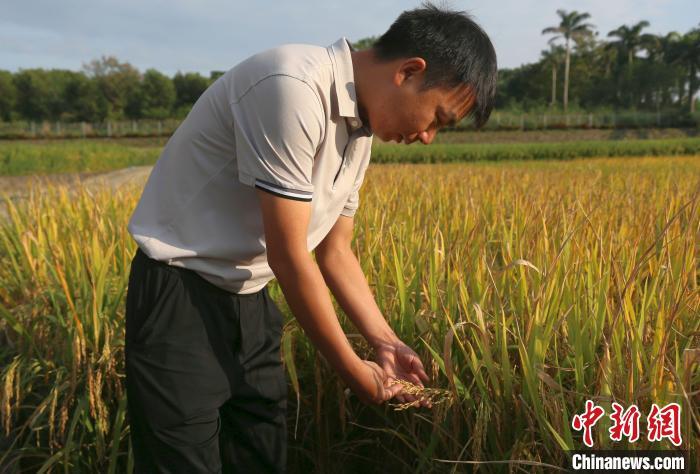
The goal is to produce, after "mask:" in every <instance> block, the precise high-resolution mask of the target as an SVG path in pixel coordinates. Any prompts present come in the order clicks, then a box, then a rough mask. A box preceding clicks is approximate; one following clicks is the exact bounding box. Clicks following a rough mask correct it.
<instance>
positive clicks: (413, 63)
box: [394, 56, 427, 86]
mask: <svg viewBox="0 0 700 474" xmlns="http://www.w3.org/2000/svg"><path fill="white" fill-rule="evenodd" d="M426 66H427V63H426V62H425V59H423V58H421V57H418V56H416V57H413V58H408V59H405V60H404V61H402V62H401V63H400V64H399V67H398V69H396V72H395V73H394V84H395V85H397V86H401V85H402V84H403V83H404V82H405V81H407V80H410V81H414V80H416V79H418V78H419V77H421V76H422V75H423V73H424V72H425V68H426Z"/></svg>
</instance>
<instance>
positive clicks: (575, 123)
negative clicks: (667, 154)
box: [455, 111, 700, 130]
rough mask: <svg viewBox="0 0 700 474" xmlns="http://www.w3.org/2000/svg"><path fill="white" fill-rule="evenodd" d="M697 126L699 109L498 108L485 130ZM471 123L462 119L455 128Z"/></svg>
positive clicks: (465, 127) (699, 115) (699, 123)
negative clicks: (575, 110)
mask: <svg viewBox="0 0 700 474" xmlns="http://www.w3.org/2000/svg"><path fill="white" fill-rule="evenodd" d="M698 126H700V113H696V114H694V115H688V114H679V113H678V112H619V113H609V114H596V113H576V114H550V113H513V112H497V111H494V112H493V113H492V114H491V118H490V119H489V121H488V123H487V124H486V126H485V129H486V130H551V129H569V128H579V129H587V128H602V129H614V128H672V127H673V128H679V127H683V128H686V127H698ZM470 128H472V127H470V126H469V125H468V123H467V122H465V124H464V125H457V127H455V129H457V130H468V129H470Z"/></svg>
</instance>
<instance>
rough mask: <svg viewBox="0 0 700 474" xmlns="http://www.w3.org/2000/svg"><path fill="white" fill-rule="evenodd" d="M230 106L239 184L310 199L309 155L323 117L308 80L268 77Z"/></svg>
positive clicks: (318, 137) (321, 128) (319, 135)
mask: <svg viewBox="0 0 700 474" xmlns="http://www.w3.org/2000/svg"><path fill="white" fill-rule="evenodd" d="M231 110H232V112H233V121H234V124H233V125H234V131H235V138H236V159H237V162H238V179H239V180H240V181H241V183H243V184H246V185H248V186H254V187H256V188H259V189H262V190H264V191H267V192H270V193H272V194H275V195H278V196H281V197H285V198H288V199H295V200H300V201H311V199H312V197H313V191H314V186H313V184H312V181H311V175H312V170H313V164H314V157H315V156H316V150H317V148H318V146H319V144H320V143H321V139H322V136H323V132H324V128H325V119H324V112H323V107H322V105H321V102H320V100H319V98H318V96H317V95H316V92H315V91H314V90H313V89H312V88H311V87H310V86H309V84H307V83H306V82H304V81H302V80H300V79H297V78H294V77H291V76H284V75H274V76H269V77H267V78H265V79H263V80H262V81H260V82H258V83H257V84H255V85H254V86H252V87H251V88H250V89H249V90H248V91H246V93H245V94H243V95H242V96H241V97H240V98H239V99H238V100H236V101H234V102H232V103H231Z"/></svg>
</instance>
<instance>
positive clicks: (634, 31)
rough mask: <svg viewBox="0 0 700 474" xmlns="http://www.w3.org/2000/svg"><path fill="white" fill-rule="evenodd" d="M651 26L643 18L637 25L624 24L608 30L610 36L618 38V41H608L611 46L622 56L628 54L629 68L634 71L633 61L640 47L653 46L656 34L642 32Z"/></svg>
mask: <svg viewBox="0 0 700 474" xmlns="http://www.w3.org/2000/svg"><path fill="white" fill-rule="evenodd" d="M648 26H649V22H648V21H646V20H642V21H640V22H639V23H637V24H636V25H633V26H627V25H622V26H620V27H618V28H617V29H615V30H612V31H610V32H608V37H609V38H611V37H614V36H616V37H617V38H618V39H617V40H616V41H611V42H610V43H608V44H609V45H610V47H611V48H616V49H617V50H618V51H620V53H622V54H621V55H620V56H625V53H626V56H627V70H628V71H630V72H631V71H632V63H633V61H634V58H635V57H636V54H637V52H638V51H639V50H640V49H645V48H648V47H651V46H652V45H653V44H654V42H655V40H656V36H654V35H650V34H646V33H645V34H642V30H643V29H644V28H647V27H648Z"/></svg>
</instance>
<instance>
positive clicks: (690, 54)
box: [671, 25, 700, 113]
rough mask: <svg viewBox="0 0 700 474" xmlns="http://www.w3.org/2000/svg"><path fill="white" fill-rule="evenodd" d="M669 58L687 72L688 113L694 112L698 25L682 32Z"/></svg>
mask: <svg viewBox="0 0 700 474" xmlns="http://www.w3.org/2000/svg"><path fill="white" fill-rule="evenodd" d="M674 44H675V47H674V48H673V51H672V52H671V59H672V60H673V62H675V63H677V64H680V65H682V66H683V67H684V68H685V69H686V71H687V74H688V102H689V103H690V113H693V112H695V92H696V91H697V85H698V71H700V25H698V26H697V27H695V28H693V29H692V30H690V31H689V32H687V33H686V34H684V35H683V36H682V37H681V39H680V41H677V42H676V43H674Z"/></svg>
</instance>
